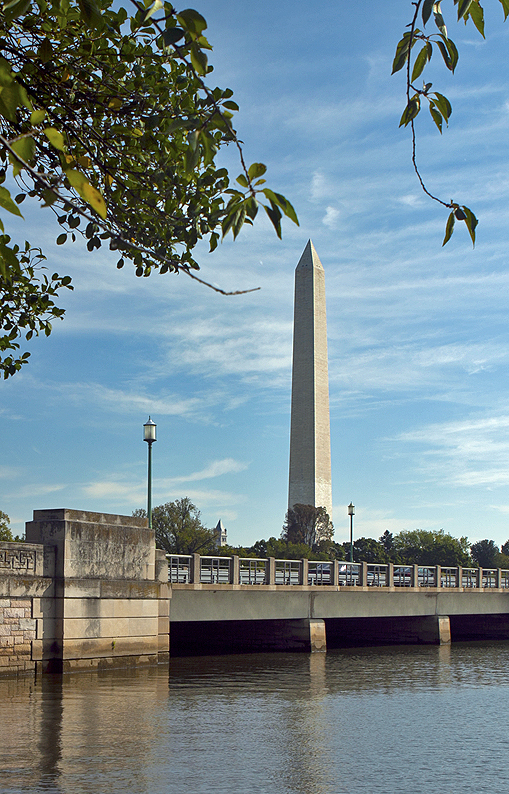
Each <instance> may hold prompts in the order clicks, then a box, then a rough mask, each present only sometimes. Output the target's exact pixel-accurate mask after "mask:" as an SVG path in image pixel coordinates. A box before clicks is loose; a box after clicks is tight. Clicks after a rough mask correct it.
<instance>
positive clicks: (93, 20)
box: [78, 0, 104, 29]
mask: <svg viewBox="0 0 509 794" xmlns="http://www.w3.org/2000/svg"><path fill="white" fill-rule="evenodd" d="M78 5H79V7H80V11H81V16H82V18H83V20H84V21H85V23H86V24H87V25H88V26H89V27H91V28H98V29H99V28H101V27H103V25H104V21H103V18H102V16H101V12H100V10H99V7H98V5H97V3H96V2H95V0H78Z"/></svg>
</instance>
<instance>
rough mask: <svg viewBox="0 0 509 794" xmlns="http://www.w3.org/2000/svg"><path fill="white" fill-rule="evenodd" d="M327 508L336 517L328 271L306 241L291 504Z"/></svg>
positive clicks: (298, 298)
mask: <svg viewBox="0 0 509 794" xmlns="http://www.w3.org/2000/svg"><path fill="white" fill-rule="evenodd" d="M295 504H305V505H314V506H315V507H325V509H326V510H327V513H328V514H329V516H330V517H331V518H332V486H331V456H330V419H329V368H328V360H327V318H326V313H325V273H324V270H323V266H322V263H321V262H320V260H319V258H318V254H317V253H316V251H315V249H314V246H313V243H312V242H311V240H309V241H308V244H307V245H306V248H305V249H304V253H303V254H302V256H301V258H300V261H299V264H298V265H297V267H296V269H295V303H294V316H293V368H292V414H291V429H290V487H289V493H288V507H289V508H292V507H293V505H295Z"/></svg>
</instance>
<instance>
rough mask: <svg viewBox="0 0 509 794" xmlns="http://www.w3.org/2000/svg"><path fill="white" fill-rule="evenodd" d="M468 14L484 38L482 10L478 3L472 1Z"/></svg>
mask: <svg viewBox="0 0 509 794" xmlns="http://www.w3.org/2000/svg"><path fill="white" fill-rule="evenodd" d="M468 16H469V17H470V19H471V20H472V22H473V23H474V25H475V26H476V28H477V30H478V31H479V33H480V34H481V36H482V37H483V39H484V11H483V9H482V6H481V5H480V4H479V3H472V5H471V6H470V9H469V11H468Z"/></svg>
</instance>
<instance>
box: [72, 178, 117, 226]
mask: <svg viewBox="0 0 509 794" xmlns="http://www.w3.org/2000/svg"><path fill="white" fill-rule="evenodd" d="M65 175H66V177H67V179H68V180H69V184H70V185H72V187H73V188H74V189H75V190H76V191H77V193H79V195H80V196H81V198H82V199H83V200H84V201H86V202H87V204H89V205H90V206H91V207H92V209H94V210H95V211H96V212H97V214H98V215H100V216H101V218H103V219H104V218H106V215H107V208H106V202H105V201H104V199H103V197H102V196H101V194H100V193H99V191H98V190H97V189H96V188H95V187H94V186H93V185H91V184H90V182H89V181H88V179H87V178H86V176H85V175H84V174H82V173H81V172H80V171H75V170H73V169H69V170H68V171H66V172H65Z"/></svg>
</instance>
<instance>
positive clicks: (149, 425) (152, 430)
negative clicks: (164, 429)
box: [143, 416, 157, 444]
mask: <svg viewBox="0 0 509 794" xmlns="http://www.w3.org/2000/svg"><path fill="white" fill-rule="evenodd" d="M156 427H157V425H156V423H155V422H153V421H152V419H151V418H150V416H149V418H148V422H145V424H144V425H143V440H144V441H147V442H148V443H149V444H151V443H152V442H153V441H157V438H156Z"/></svg>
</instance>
